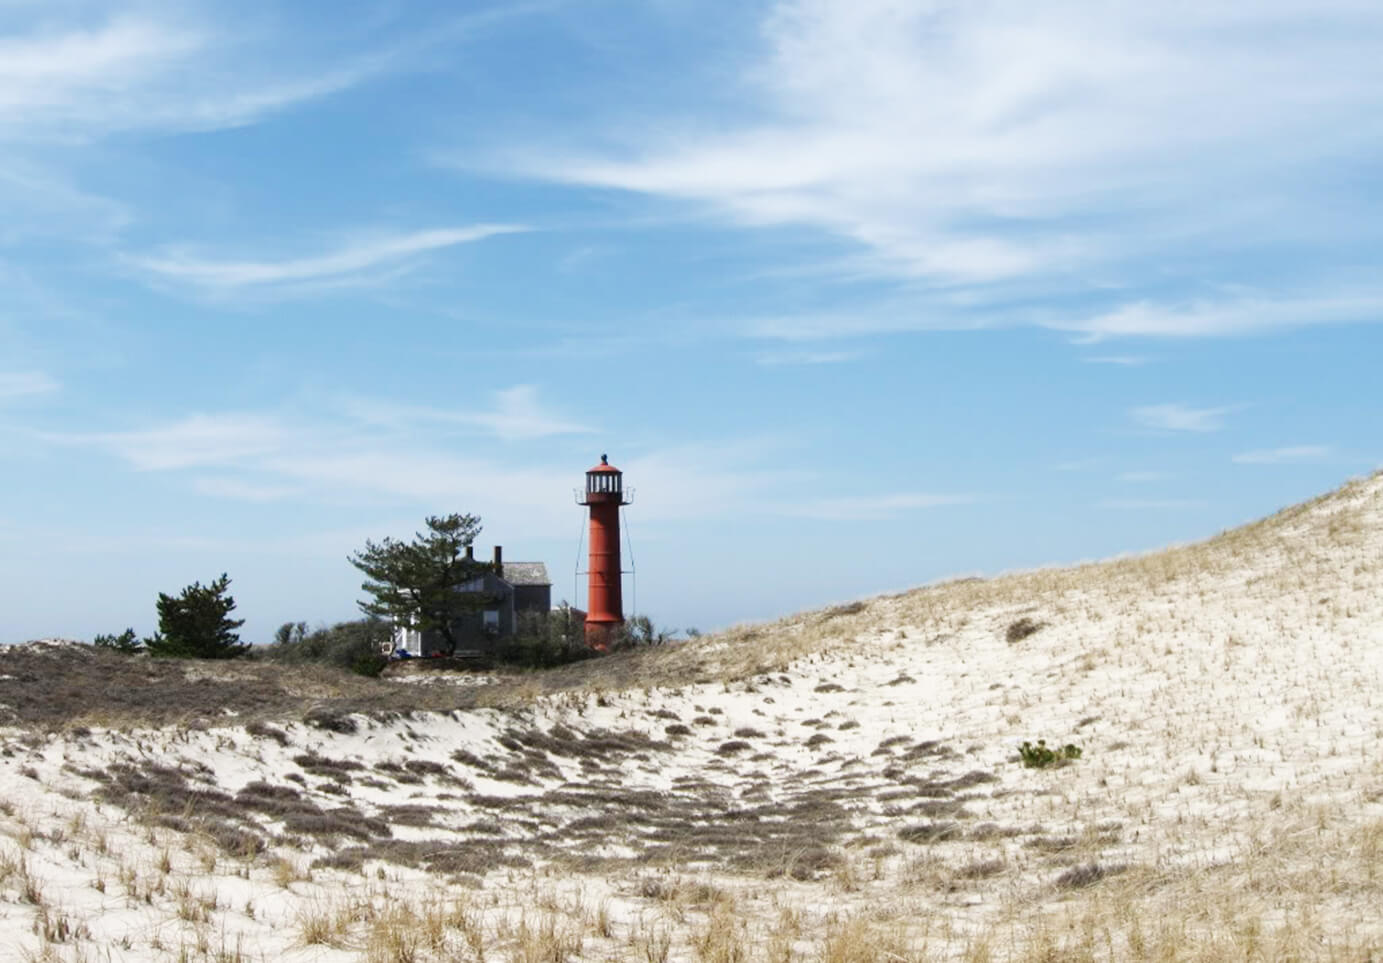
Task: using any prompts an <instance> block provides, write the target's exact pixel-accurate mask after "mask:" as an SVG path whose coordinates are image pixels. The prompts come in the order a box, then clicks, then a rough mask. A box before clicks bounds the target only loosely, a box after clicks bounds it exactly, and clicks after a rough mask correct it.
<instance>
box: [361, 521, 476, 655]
mask: <svg viewBox="0 0 1383 963" xmlns="http://www.w3.org/2000/svg"><path fill="white" fill-rule="evenodd" d="M479 534H480V519H479V518H478V517H477V516H475V515H461V514H452V515H445V516H438V515H432V516H429V517H428V519H427V531H426V532H418V533H417V534H416V535H415V536H414V538H413V541H411V542H400V541H397V540H395V539H392V538H386V539H384V540H383V541H381V542H372V541H369V540H366V542H365V547H364V548H363V549H361V550H360V551H358V552H355V553H354V554H352V555H351V556H350V559H349V560H350V563H351V564H352V565H354V566H355V567H356V568H358V569H360V571H362V572H363V573H365V578H366V580H365V582H364V583H363V584H362V585H361V586H360V587H361V588H362V589H363V590H364V591H365V592H366V593H367V594H368V595H369V596H370V600H369V601H362V602H359V603H357V604H358V605H359V606H360V611H362V612H364V613H365V614H366V615H367V616H370V617H372V618H380V619H390V620H392V621H393V622H395V623H396V624H401V625H410V626H412V627H413V628H416V629H419V630H421V631H423V632H428V631H436V632H439V633H441V635H442V639H443V641H444V642H445V644H446V650H447V653H448V654H454V653H455V652H456V646H457V638H456V635H455V634H454V633H453V631H452V626H453V623H454V622H455V621H456V619H457V618H459V617H460V616H462V615H464V614H465V613H467V612H471V611H475V610H476V609H479V608H482V607H483V606H484V604H485V597H484V596H483V595H482V594H481V593H480V592H477V591H472V590H463V586H469V585H470V584H471V583H473V582H476V581H477V580H478V578H479V576H481V575H483V574H484V573H485V572H487V571H490V570H492V569H493V566H492V565H491V564H490V563H488V562H477V561H476V560H475V558H474V557H473V556H472V555H471V553H470V551H469V548H470V546H471V543H472V542H474V541H475V537H476V536H477V535H479Z"/></svg>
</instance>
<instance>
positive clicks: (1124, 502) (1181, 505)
mask: <svg viewBox="0 0 1383 963" xmlns="http://www.w3.org/2000/svg"><path fill="white" fill-rule="evenodd" d="M1208 506H1209V503H1208V502H1205V501H1203V500H1201V499H1197V498H1106V499H1104V500H1103V501H1100V502H1097V503H1096V506H1095V507H1097V508H1107V509H1111V510H1115V511H1130V512H1141V511H1183V510H1190V509H1195V508H1206V507H1208Z"/></svg>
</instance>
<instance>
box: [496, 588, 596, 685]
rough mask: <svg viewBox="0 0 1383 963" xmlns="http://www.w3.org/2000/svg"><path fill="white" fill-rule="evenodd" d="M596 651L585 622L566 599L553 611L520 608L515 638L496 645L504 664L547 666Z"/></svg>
mask: <svg viewBox="0 0 1383 963" xmlns="http://www.w3.org/2000/svg"><path fill="white" fill-rule="evenodd" d="M594 655H596V653H595V652H593V651H592V650H591V649H590V648H589V647H587V645H586V631H585V624H584V622H583V621H582V620H581V619H580V618H579V617H578V615H577V613H576V611H575V610H574V609H572V608H570V607H569V606H567V605H566V604H565V603H564V604H562V605H559V606H558V607H557V608H555V609H553V610H552V611H550V612H520V613H518V619H517V624H516V625H515V627H514V636H513V638H510V639H506V640H505V641H504V642H503V643H502V644H501V645H499V646H498V647H497V648H496V649H495V660H496V661H497V662H500V663H503V664H505V665H516V666H521V667H524V668H530V669H548V668H553V667H555V666H559V665H567V664H569V663H572V662H580V661H582V660H583V659H589V658H591V657H592V656H594Z"/></svg>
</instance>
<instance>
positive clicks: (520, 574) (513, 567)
mask: <svg viewBox="0 0 1383 963" xmlns="http://www.w3.org/2000/svg"><path fill="white" fill-rule="evenodd" d="M504 580H505V581H506V582H508V583H509V584H510V585H551V584H552V580H551V579H549V578H548V577H547V566H546V565H544V564H543V563H542V562H505V563H504Z"/></svg>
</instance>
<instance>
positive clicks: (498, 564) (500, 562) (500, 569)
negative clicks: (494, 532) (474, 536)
mask: <svg viewBox="0 0 1383 963" xmlns="http://www.w3.org/2000/svg"><path fill="white" fill-rule="evenodd" d="M495 574H496V575H499V576H503V575H504V549H503V548H502V547H501V546H499V545H496V546H495Z"/></svg>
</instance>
